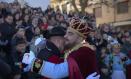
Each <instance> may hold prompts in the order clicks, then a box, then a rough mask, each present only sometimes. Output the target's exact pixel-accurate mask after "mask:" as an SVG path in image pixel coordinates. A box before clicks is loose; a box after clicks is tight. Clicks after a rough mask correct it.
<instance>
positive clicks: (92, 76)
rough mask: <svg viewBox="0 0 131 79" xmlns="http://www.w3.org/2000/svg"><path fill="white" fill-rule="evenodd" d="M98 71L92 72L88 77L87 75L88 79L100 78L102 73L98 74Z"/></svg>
mask: <svg viewBox="0 0 131 79" xmlns="http://www.w3.org/2000/svg"><path fill="white" fill-rule="evenodd" d="M96 74H97V73H96V72H94V73H92V74H90V75H89V76H88V77H86V79H99V78H100V75H96Z"/></svg>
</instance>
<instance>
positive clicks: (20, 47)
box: [16, 44, 26, 52]
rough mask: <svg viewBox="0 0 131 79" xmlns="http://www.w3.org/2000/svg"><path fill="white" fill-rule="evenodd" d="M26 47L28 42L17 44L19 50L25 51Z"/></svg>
mask: <svg viewBox="0 0 131 79" xmlns="http://www.w3.org/2000/svg"><path fill="white" fill-rule="evenodd" d="M25 49H26V44H18V45H17V46H16V50H17V51H19V52H24V51H25Z"/></svg>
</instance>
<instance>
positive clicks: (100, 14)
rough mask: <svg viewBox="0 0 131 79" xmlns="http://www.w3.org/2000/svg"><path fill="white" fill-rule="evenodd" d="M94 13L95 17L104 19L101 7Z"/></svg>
mask: <svg viewBox="0 0 131 79" xmlns="http://www.w3.org/2000/svg"><path fill="white" fill-rule="evenodd" d="M94 13H95V17H97V18H98V17H102V8H101V7H97V8H94Z"/></svg>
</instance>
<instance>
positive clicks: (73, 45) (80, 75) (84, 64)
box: [31, 18, 100, 79]
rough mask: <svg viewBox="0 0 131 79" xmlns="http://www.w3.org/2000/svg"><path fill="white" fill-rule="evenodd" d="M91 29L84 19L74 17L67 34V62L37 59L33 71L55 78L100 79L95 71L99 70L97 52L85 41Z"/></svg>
mask: <svg viewBox="0 0 131 79" xmlns="http://www.w3.org/2000/svg"><path fill="white" fill-rule="evenodd" d="M90 31H91V28H90V27H89V26H88V25H87V24H85V23H84V22H83V21H82V20H80V19H76V18H73V19H72V20H71V22H70V26H69V27H68V29H67V32H66V35H65V39H66V47H67V48H68V53H67V55H66V58H65V62H63V63H60V64H53V63H50V62H47V61H41V60H40V59H35V60H34V61H33V64H32V66H31V71H33V72H36V73H39V74H41V75H43V76H45V77H48V78H53V79H61V78H65V77H69V79H99V77H100V75H97V74H96V73H93V72H97V71H98V70H97V63H96V55H95V52H94V51H93V50H92V49H91V48H90V47H88V46H89V45H88V44H86V43H85V42H83V41H84V40H85V38H86V36H87V35H88V34H89V33H90ZM92 73H93V74H92ZM90 74H91V75H90ZM86 77H87V78H86Z"/></svg>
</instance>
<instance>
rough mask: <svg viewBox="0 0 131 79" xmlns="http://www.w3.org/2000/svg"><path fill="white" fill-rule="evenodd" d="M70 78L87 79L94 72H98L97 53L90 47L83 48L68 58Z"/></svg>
mask: <svg viewBox="0 0 131 79" xmlns="http://www.w3.org/2000/svg"><path fill="white" fill-rule="evenodd" d="M67 61H68V65H69V78H70V79H85V78H86V77H87V76H88V75H90V74H91V73H93V72H98V66H97V61H96V54H95V52H94V51H93V50H92V49H90V48H88V47H81V48H79V49H78V50H76V51H73V52H72V53H71V54H70V55H69V56H68V60H67Z"/></svg>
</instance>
